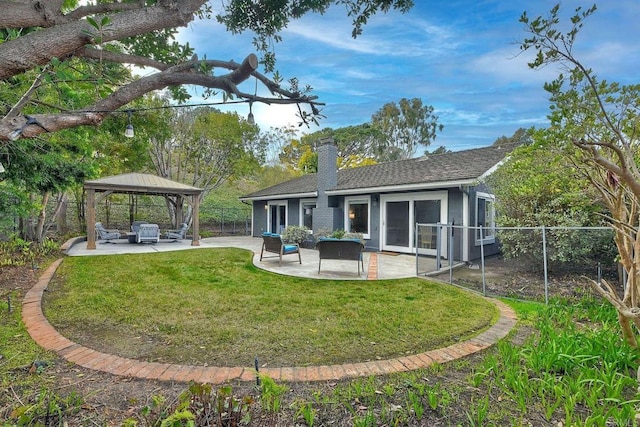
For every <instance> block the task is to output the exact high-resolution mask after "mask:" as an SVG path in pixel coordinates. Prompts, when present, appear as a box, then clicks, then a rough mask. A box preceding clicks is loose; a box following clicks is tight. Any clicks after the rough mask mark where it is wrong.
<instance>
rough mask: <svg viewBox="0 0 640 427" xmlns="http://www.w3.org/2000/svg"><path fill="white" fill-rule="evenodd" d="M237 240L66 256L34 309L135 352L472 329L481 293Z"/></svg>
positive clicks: (253, 350) (478, 322) (199, 352)
mask: <svg viewBox="0 0 640 427" xmlns="http://www.w3.org/2000/svg"><path fill="white" fill-rule="evenodd" d="M251 258H252V255H251V253H250V252H249V251H246V250H242V249H198V250H188V251H176V252H163V253H153V254H142V255H110V256H87V257H67V258H65V260H64V262H63V263H62V265H61V266H60V267H59V269H58V272H57V275H56V277H55V278H54V280H53V281H52V283H51V284H50V286H49V292H47V293H46V296H45V300H44V302H43V307H44V310H45V314H46V316H47V318H48V319H49V321H50V322H51V323H52V324H53V325H54V327H56V328H57V329H58V330H59V331H60V332H61V333H62V334H63V335H65V336H67V337H68V338H70V339H72V340H75V341H76V342H79V343H81V344H84V345H86V346H88V347H91V348H94V349H97V350H101V351H107V352H113V353H115V354H119V355H121V356H125V357H132V358H136V359H139V360H147V361H161V362H175V363H194V364H207V365H210V366H214V365H215V366H252V365H253V361H254V358H255V357H258V358H259V361H260V363H261V364H264V365H266V366H270V367H276V366H305V365H315V364H323V365H324V364H335V363H344V362H363V361H367V360H377V359H387V358H391V357H397V356H401V355H405V354H411V353H417V352H423V351H427V350H431V349H434V348H437V347H442V346H446V345H449V344H452V343H454V342H457V341H459V340H462V339H465V338H469V337H470V336H473V335H476V334H478V333H479V332H481V331H482V330H484V329H486V328H487V327H489V326H490V325H491V324H492V323H493V322H494V321H495V320H496V319H497V317H498V312H497V310H496V308H495V307H494V306H493V305H492V304H491V303H490V302H488V301H487V300H485V299H483V298H481V297H479V296H476V295H473V294H470V293H467V292H465V291H462V290H460V289H458V288H456V287H453V286H450V285H447V284H441V283H437V282H433V281H429V280H424V279H420V278H412V279H399V280H381V281H340V280H312V279H302V278H294V277H289V276H281V275H278V274H274V273H270V272H266V271H263V270H260V269H258V268H256V267H255V266H253V265H252V263H251Z"/></svg>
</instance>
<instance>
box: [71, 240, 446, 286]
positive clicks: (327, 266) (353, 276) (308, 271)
mask: <svg viewBox="0 0 640 427" xmlns="http://www.w3.org/2000/svg"><path fill="white" fill-rule="evenodd" d="M113 242H114V243H106V242H103V241H98V244H97V245H96V249H94V250H88V249H87V242H86V241H80V242H77V243H75V244H73V245H70V247H69V248H68V249H66V251H65V253H66V254H67V255H69V256H87V255H113V254H137V253H153V252H167V251H177V250H198V249H205V248H229V247H231V248H242V249H247V250H250V251H252V252H253V254H254V255H253V263H254V264H255V265H256V266H257V267H259V268H262V269H264V270H267V271H271V272H274V273H278V274H285V275H289V276H297V277H307V278H314V279H342V280H367V279H369V280H371V279H399V278H407V277H415V276H416V257H415V256H414V255H406V254H395V253H394V254H390V253H384V252H365V253H364V270H365V271H364V274H361V275H360V276H358V266H357V265H356V263H355V262H354V261H339V260H323V261H322V270H321V272H320V273H319V274H318V261H319V260H318V251H316V250H314V249H300V254H301V257H302V264H299V263H298V257H297V256H295V255H287V256H284V257H283V259H282V265H279V260H278V257H271V258H264V259H263V260H262V261H260V250H261V248H262V239H261V238H258V237H250V236H230V237H209V238H204V239H201V240H200V246H191V240H188V239H185V240H182V241H177V242H176V241H169V240H161V241H160V242H159V243H154V244H148V243H142V244H131V243H129V242H128V241H127V239H118V240H114V241H113ZM266 255H268V256H273V255H274V254H271V253H269V254H266ZM420 262H421V266H424V263H425V258H421V261H420ZM431 262H433V264H434V266H435V261H433V260H431ZM433 269H434V270H435V267H434V268H433Z"/></svg>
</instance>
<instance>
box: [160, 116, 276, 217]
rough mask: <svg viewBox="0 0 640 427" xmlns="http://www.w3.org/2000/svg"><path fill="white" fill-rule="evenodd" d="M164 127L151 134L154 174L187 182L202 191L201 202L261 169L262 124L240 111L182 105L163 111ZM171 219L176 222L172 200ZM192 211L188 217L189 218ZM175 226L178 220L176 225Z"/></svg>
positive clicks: (188, 213)
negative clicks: (180, 107) (240, 115)
mask: <svg viewBox="0 0 640 427" xmlns="http://www.w3.org/2000/svg"><path fill="white" fill-rule="evenodd" d="M161 113H162V114H161V116H162V117H163V118H165V120H166V125H168V127H169V128H170V132H167V131H166V127H167V126H166V125H165V126H156V127H155V128H156V129H157V131H154V130H151V131H150V132H149V135H148V136H149V139H150V144H149V154H150V157H151V160H152V161H153V165H154V167H155V172H156V173H157V174H158V175H159V176H162V177H164V178H168V179H171V180H174V181H178V182H183V183H188V184H189V185H193V186H195V187H198V188H202V189H203V191H202V193H201V195H200V197H201V200H202V199H204V198H205V197H206V196H207V195H208V194H209V193H210V192H212V191H213V190H215V189H216V188H218V187H219V186H221V185H222V184H224V183H225V182H226V181H227V180H228V179H229V178H231V177H233V176H235V177H236V178H238V177H240V176H243V175H246V174H249V173H250V172H253V171H255V170H257V169H258V168H259V165H260V162H261V160H262V159H261V158H260V153H262V152H264V150H263V149H262V147H260V145H259V142H260V141H261V140H260V139H259V138H258V128H257V126H256V125H254V124H250V123H248V122H247V121H246V120H245V119H243V118H241V117H239V116H238V114H237V113H231V112H229V113H223V112H221V111H219V110H216V109H213V108H203V107H200V108H182V109H167V110H163V111H161ZM167 203H169V206H168V208H169V211H170V217H171V218H173V221H174V222H176V220H177V218H176V217H175V206H171V204H170V201H169V199H167ZM190 220H191V210H190V209H189V211H188V212H187V216H186V218H185V219H184V221H185V222H190ZM174 225H177V224H174Z"/></svg>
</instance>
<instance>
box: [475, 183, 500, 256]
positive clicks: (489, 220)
mask: <svg viewBox="0 0 640 427" xmlns="http://www.w3.org/2000/svg"><path fill="white" fill-rule="evenodd" d="M476 227H482V236H480V228H477V229H476V244H480V242H481V241H482V243H484V244H488V243H494V242H495V240H496V237H495V232H496V210H495V196H492V195H491V194H486V193H477V194H476ZM481 237H482V239H481Z"/></svg>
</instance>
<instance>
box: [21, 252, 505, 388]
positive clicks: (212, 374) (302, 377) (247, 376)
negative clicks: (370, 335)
mask: <svg viewBox="0 0 640 427" xmlns="http://www.w3.org/2000/svg"><path fill="white" fill-rule="evenodd" d="M61 262H62V259H58V260H56V261H55V262H54V263H53V264H51V265H50V266H49V267H48V268H47V269H46V270H45V271H44V273H43V274H42V275H41V276H40V278H39V280H38V282H37V283H36V284H35V285H34V286H33V287H32V288H31V289H30V290H29V291H28V292H27V294H26V295H25V297H24V300H23V302H22V320H23V322H24V324H25V327H26V329H27V331H28V332H29V335H30V336H31V338H32V339H33V340H34V341H35V342H36V343H37V344H38V345H40V346H41V347H42V348H44V349H46V350H50V351H54V352H56V353H57V354H58V355H59V356H61V357H63V358H64V359H66V360H67V361H69V362H72V363H74V364H76V365H79V366H82V367H84V368H88V369H93V370H96V371H102V372H107V373H111V374H114V375H120V376H127V377H134V378H142V379H152V380H161V381H178V382H189V381H195V382H199V383H209V384H223V383H225V382H228V381H231V380H239V381H254V380H255V377H256V371H255V369H254V368H253V367H241V366H236V367H213V366H195V365H178V364H171V363H156V362H141V361H138V360H135V359H127V358H124V357H120V356H115V355H111V354H107V353H102V352H99V351H96V350H92V349H90V348H87V347H84V346H81V345H79V344H76V343H74V342H73V341H71V340H69V339H67V338H65V337H64V336H62V335H61V334H60V333H59V332H58V331H57V330H55V328H53V326H51V324H50V323H49V322H48V321H47V319H46V317H45V316H44V313H43V312H42V295H43V293H44V291H45V289H46V288H47V286H48V285H49V281H50V280H51V278H52V277H53V275H54V274H55V272H56V270H57V268H58V266H59V265H60V263H61ZM490 300H491V301H492V302H493V303H494V304H495V305H496V306H497V308H498V310H499V311H500V318H499V319H498V321H497V322H496V323H495V324H494V325H492V326H491V327H490V328H489V329H487V330H486V331H484V332H483V333H481V334H480V335H477V336H475V337H473V338H471V339H469V340H467V341H464V342H460V343H456V344H452V345H450V346H447V347H444V348H440V349H436V350H430V351H426V352H424V353H419V354H414V355H411V356H405V357H399V358H394V359H388V360H377V361H371V362H360V363H348V364H344V365H330V366H327V365H324V366H306V367H282V368H265V369H262V370H261V371H260V373H261V374H265V375H268V376H269V377H271V378H272V379H274V380H277V381H327V380H341V379H347V378H355V377H365V376H370V375H382V374H391V373H395V372H405V371H411V370H415V369H421V368H426V367H428V366H430V365H432V364H434V363H444V362H449V361H451V360H455V359H458V358H461V357H464V356H468V355H470V354H473V353H476V352H478V351H481V350H484V349H486V348H488V347H490V346H492V345H494V344H495V343H497V342H498V341H499V340H501V339H502V338H504V337H506V336H507V334H509V332H510V331H511V329H512V328H513V327H514V326H515V325H516V321H517V317H516V314H515V312H514V311H513V309H511V307H509V306H508V305H506V304H504V303H503V302H501V301H499V300H496V299H491V298H490Z"/></svg>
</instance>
